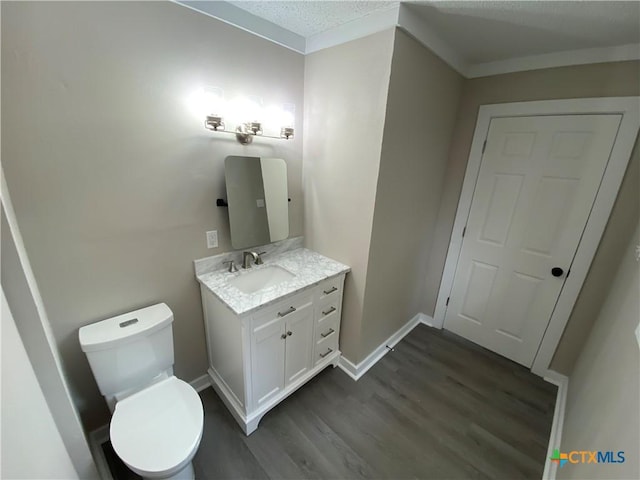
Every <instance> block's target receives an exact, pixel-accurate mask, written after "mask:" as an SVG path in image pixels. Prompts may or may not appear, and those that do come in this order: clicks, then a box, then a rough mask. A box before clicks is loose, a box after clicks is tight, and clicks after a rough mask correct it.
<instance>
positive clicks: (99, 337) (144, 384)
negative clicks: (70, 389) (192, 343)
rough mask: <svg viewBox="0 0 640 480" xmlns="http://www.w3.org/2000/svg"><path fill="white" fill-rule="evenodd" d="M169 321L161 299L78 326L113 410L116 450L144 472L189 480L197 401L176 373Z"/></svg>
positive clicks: (198, 424)
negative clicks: (145, 305)
mask: <svg viewBox="0 0 640 480" xmlns="http://www.w3.org/2000/svg"><path fill="white" fill-rule="evenodd" d="M172 323H173V312H172V311H171V310H170V309H169V307H168V306H167V305H165V304H164V303H159V304H157V305H152V306H150V307H146V308H142V309H140V310H136V311H133V312H129V313H125V314H123V315H118V316H117V317H112V318H108V319H106V320H102V321H100V322H96V323H92V324H90V325H86V326H84V327H82V328H80V330H79V332H78V337H79V340H80V346H81V347H82V351H83V352H85V353H86V355H87V359H88V360H89V365H90V366H91V371H92V372H93V376H94V378H95V379H96V383H97V384H98V388H99V389H100V393H102V395H104V397H105V400H106V401H107V405H108V406H109V409H110V410H111V412H112V413H113V415H112V417H111V424H110V427H109V432H110V436H111V444H112V446H113V449H114V451H115V452H116V454H117V455H118V457H120V459H121V460H122V461H123V462H124V463H125V464H126V465H127V466H128V467H129V468H130V469H131V470H133V471H134V472H135V473H137V474H138V475H140V476H142V477H144V478H168V479H170V478H175V479H177V478H180V479H193V478H194V472H193V466H192V464H191V460H192V459H193V457H194V455H195V454H196V451H197V450H198V446H199V445H200V440H201V438H202V428H203V425H204V411H203V408H202V401H201V400H200V397H199V396H198V393H197V392H196V391H195V390H194V389H193V387H192V386H191V385H189V384H188V383H186V382H183V381H182V380H180V379H178V378H176V377H175V376H173V361H174V357H173V329H172V326H171V324H172Z"/></svg>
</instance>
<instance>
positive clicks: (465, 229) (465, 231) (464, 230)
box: [462, 225, 467, 237]
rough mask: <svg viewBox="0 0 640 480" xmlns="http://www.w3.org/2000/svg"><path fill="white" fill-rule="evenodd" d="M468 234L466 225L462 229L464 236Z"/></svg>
mask: <svg viewBox="0 0 640 480" xmlns="http://www.w3.org/2000/svg"><path fill="white" fill-rule="evenodd" d="M465 233H467V226H466V225H465V227H464V228H463V229H462V236H463V237H464V234H465Z"/></svg>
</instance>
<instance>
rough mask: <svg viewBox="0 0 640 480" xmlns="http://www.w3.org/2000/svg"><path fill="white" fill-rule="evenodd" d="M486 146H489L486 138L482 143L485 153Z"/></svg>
mask: <svg viewBox="0 0 640 480" xmlns="http://www.w3.org/2000/svg"><path fill="white" fill-rule="evenodd" d="M486 148H487V139H485V140H484V143H483V144H482V153H484V151H485V149H486Z"/></svg>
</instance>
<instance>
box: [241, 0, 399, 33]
mask: <svg viewBox="0 0 640 480" xmlns="http://www.w3.org/2000/svg"><path fill="white" fill-rule="evenodd" d="M229 3H231V4H232V5H235V6H236V7H239V8H241V9H243V10H246V11H247V12H249V13H252V14H253V15H256V16H258V17H261V18H264V19H265V20H268V21H270V22H272V23H275V24H276V25H279V26H281V27H284V28H286V29H287V30H290V31H292V32H294V33H297V34H298V35H302V36H303V37H310V36H312V35H315V34H316V33H320V32H324V31H325V30H329V29H331V28H334V27H337V26H338V25H342V24H344V23H348V22H350V21H352V20H356V19H358V18H361V17H364V16H365V15H368V14H370V13H373V12H376V11H379V10H384V9H387V8H390V7H392V6H394V5H397V4H398V3H400V2H389V1H374V2H369V1H342V0H332V1H314V0H311V1H271V0H268V1H264V0H263V1H235V2H229Z"/></svg>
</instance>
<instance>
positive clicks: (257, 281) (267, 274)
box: [229, 265, 295, 293]
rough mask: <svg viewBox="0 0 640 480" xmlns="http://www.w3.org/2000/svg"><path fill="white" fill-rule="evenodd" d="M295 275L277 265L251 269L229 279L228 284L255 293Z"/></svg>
mask: <svg viewBox="0 0 640 480" xmlns="http://www.w3.org/2000/svg"><path fill="white" fill-rule="evenodd" d="M294 277H295V275H294V274H293V273H291V272H289V271H287V270H285V269H284V268H282V267H278V266H277V265H269V266H268V267H264V268H260V269H258V270H251V271H248V272H245V273H242V274H241V275H238V276H237V277H235V278H232V279H231V280H229V285H232V286H234V287H236V288H237V289H238V290H240V291H241V292H243V293H255V292H258V291H260V290H262V289H264V288H268V287H273V286H274V285H278V284H279V283H282V282H286V281H287V280H291V279H292V278H294Z"/></svg>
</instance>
